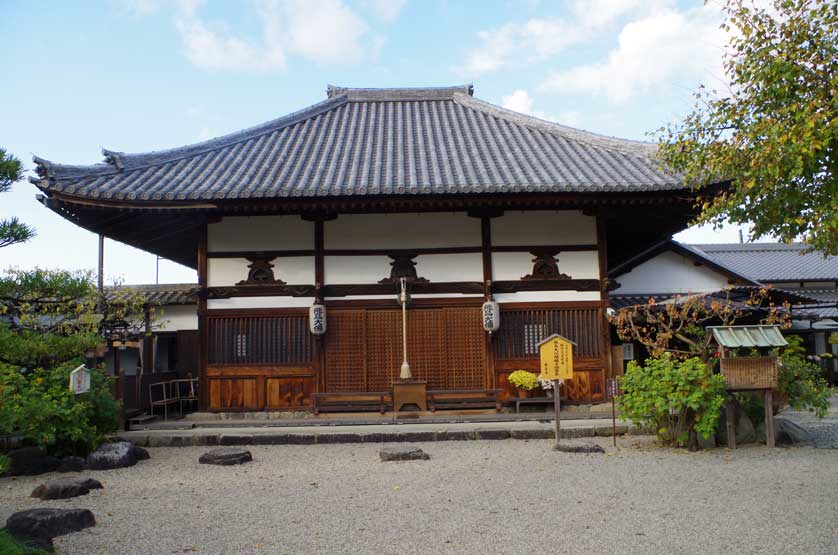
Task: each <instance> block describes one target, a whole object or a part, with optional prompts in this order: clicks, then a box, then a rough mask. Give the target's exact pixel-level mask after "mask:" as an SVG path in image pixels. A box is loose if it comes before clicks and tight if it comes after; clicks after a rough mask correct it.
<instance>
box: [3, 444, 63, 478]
mask: <svg viewBox="0 0 838 555" xmlns="http://www.w3.org/2000/svg"><path fill="white" fill-rule="evenodd" d="M7 455H8V457H9V467H8V468H7V469H6V472H5V475H6V476H34V475H36V474H43V473H45V472H52V471H53V470H55V469H57V468H58V465H59V461H58V459H57V458H55V457H51V456H49V455H47V454H46V453H44V451H43V449H41V448H40V447H22V448H20V449H15V450H13V451H9V452H8V453H7Z"/></svg>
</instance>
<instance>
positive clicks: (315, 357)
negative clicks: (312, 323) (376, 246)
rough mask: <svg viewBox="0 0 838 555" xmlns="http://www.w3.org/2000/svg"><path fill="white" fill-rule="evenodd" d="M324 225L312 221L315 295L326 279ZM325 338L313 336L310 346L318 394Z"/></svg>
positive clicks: (323, 383) (321, 385)
mask: <svg viewBox="0 0 838 555" xmlns="http://www.w3.org/2000/svg"><path fill="white" fill-rule="evenodd" d="M324 233H325V224H324V222H323V220H322V219H317V220H314V287H315V291H317V295H320V291H322V290H323V285H324V284H325V281H326V278H325V274H326V270H325V268H326V263H325V257H324V255H323V248H324V243H325V236H324ZM315 302H323V299H322V298H316V299H315ZM326 318H327V320H328V318H329V313H328V310H327V311H326ZM326 333H327V334H328V333H329V326H328V323H327V325H326ZM324 340H325V338H324V337H323V336H320V335H316V336H314V344H313V345H312V351H313V352H312V353H311V360H312V367H313V368H312V370H313V371H314V391H315V393H319V392H322V391H325V390H326V378H325V373H324V372H323V368H324V364H323V352H324V349H323V341H324Z"/></svg>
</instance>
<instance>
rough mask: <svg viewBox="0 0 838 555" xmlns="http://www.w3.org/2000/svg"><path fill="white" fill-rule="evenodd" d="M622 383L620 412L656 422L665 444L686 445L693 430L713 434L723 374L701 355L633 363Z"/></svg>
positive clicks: (644, 421) (721, 397) (639, 420)
mask: <svg viewBox="0 0 838 555" xmlns="http://www.w3.org/2000/svg"><path fill="white" fill-rule="evenodd" d="M620 385H621V386H622V389H623V395H621V396H620V397H618V398H617V406H618V407H619V410H620V414H621V415H622V416H625V417H627V418H629V419H631V420H632V421H633V422H635V423H637V424H641V425H646V426H654V427H655V429H656V430H657V433H658V437H659V438H660V440H661V442H662V443H663V444H665V445H679V446H685V445H686V444H687V442H688V440H689V437H690V433H691V432H692V431H693V430H695V432H697V433H698V434H700V435H701V436H702V437H705V438H708V437H710V436H711V435H712V434H713V432H714V431H715V429H716V421H717V420H718V419H719V416H720V414H721V408H722V406H723V405H724V402H725V382H724V378H723V377H722V376H719V375H717V374H713V372H712V370H711V369H710V368H709V367H708V366H707V364H705V363H704V362H702V361H701V360H700V359H698V358H690V359H687V360H684V361H679V360H677V359H675V358H674V357H672V356H671V355H670V354H668V353H667V354H664V355H663V356H662V357H661V358H650V359H647V360H646V363H645V365H644V366H640V365H639V364H637V363H636V362H635V361H631V362H629V365H628V369H627V370H626V373H625V375H624V376H623V377H622V378H620Z"/></svg>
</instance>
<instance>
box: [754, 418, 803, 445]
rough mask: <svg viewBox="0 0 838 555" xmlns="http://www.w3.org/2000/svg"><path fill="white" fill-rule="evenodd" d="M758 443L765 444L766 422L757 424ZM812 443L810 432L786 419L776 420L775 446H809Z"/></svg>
mask: <svg viewBox="0 0 838 555" xmlns="http://www.w3.org/2000/svg"><path fill="white" fill-rule="evenodd" d="M755 435H756V440H757V443H765V421H762V422H760V423H759V424H757V427H756V431H755ZM810 442H811V436H810V435H809V432H807V431H806V430H804V429H803V428H801V427H800V426H798V425H797V424H795V423H794V422H791V421H789V420H786V419H785V418H774V444H775V445H794V444H795V443H804V444H808V443H810Z"/></svg>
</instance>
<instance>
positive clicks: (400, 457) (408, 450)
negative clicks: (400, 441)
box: [378, 447, 431, 462]
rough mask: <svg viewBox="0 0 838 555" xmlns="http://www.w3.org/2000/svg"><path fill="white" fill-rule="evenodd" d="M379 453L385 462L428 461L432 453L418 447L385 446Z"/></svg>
mask: <svg viewBox="0 0 838 555" xmlns="http://www.w3.org/2000/svg"><path fill="white" fill-rule="evenodd" d="M378 455H379V456H380V457H381V460H382V461H384V462H389V461H426V460H428V459H430V458H431V456H430V455H428V454H427V453H425V452H424V451H422V450H421V449H419V448H418V447H385V448H384V449H382V450H381V451H380V452H379V453H378Z"/></svg>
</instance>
